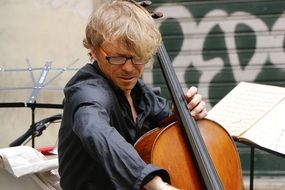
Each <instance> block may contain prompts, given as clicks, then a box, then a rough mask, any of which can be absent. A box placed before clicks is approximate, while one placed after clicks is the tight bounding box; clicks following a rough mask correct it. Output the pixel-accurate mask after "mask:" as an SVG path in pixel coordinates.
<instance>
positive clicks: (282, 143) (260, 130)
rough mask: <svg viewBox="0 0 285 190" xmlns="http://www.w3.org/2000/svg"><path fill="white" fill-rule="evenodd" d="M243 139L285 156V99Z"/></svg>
mask: <svg viewBox="0 0 285 190" xmlns="http://www.w3.org/2000/svg"><path fill="white" fill-rule="evenodd" d="M242 137H244V138H246V139H249V140H251V141H253V142H254V143H256V144H258V145H260V146H262V147H265V148H268V149H270V150H274V151H276V152H279V153H282V154H284V155H285V98H284V99H283V100H282V101H281V102H280V103H279V104H278V105H277V106H276V107H274V109H272V110H271V111H270V112H268V113H267V114H266V115H265V116H264V117H263V118H262V119H260V120H259V121H258V122H257V123H255V125H254V127H252V128H251V129H249V130H248V131H247V132H246V133H245V134H244V135H243V136H242Z"/></svg>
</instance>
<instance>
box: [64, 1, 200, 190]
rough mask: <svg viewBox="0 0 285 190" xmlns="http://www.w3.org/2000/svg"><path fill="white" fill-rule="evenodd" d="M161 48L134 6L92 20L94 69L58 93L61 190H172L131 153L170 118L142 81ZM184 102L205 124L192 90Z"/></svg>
mask: <svg viewBox="0 0 285 190" xmlns="http://www.w3.org/2000/svg"><path fill="white" fill-rule="evenodd" d="M160 43H161V34H160V32H159V30H158V28H157V26H156V24H155V22H154V21H153V19H152V18H151V16H150V15H149V13H148V12H147V11H146V10H145V9H144V8H143V7H141V6H139V5H138V4H136V3H135V2H131V1H114V2H112V3H108V4H104V5H103V6H101V7H100V8H99V9H98V10H97V11H96V12H95V13H93V14H92V17H91V19H90V21H89V23H88V25H87V27H86V38H85V40H84V45H85V47H86V48H87V49H88V50H89V51H90V55H91V57H92V59H93V60H94V62H93V64H87V65H86V66H84V67H83V68H81V69H80V70H79V71H78V72H77V73H76V74H75V76H74V77H73V78H72V79H71V80H70V81H69V82H68V84H67V85H66V87H65V89H64V93H65V98H66V99H65V100H66V101H65V106H64V113H63V119H62V125H61V128H60V131H59V173H60V176H61V186H62V188H63V189H83V190H89V189H92V190H94V189H96V190H97V189H102V190H108V189H119V190H125V189H141V188H143V187H144V188H146V189H148V190H162V189H163V190H167V189H169V190H170V189H176V188H175V187H173V186H171V185H169V184H168V183H169V175H168V173H167V171H165V170H164V169H162V168H158V167H156V166H154V165H151V164H146V163H145V162H144V161H143V160H142V159H141V158H140V157H139V155H138V154H137V152H136V150H135V149H134V147H133V146H132V145H133V144H134V143H135V142H136V140H137V139H138V138H139V137H140V136H141V135H142V134H144V133H145V132H147V131H149V130H150V129H152V128H154V127H156V126H157V123H158V122H159V121H161V120H163V119H164V118H167V117H168V116H170V115H171V114H172V111H171V109H170V106H169V105H168V103H167V101H166V100H165V99H164V98H162V97H159V96H156V95H155V94H154V93H153V92H152V90H150V89H149V88H148V87H147V86H146V85H145V84H144V83H143V82H142V81H141V80H140V78H141V76H142V74H143V71H144V66H145V64H150V63H149V62H151V60H152V57H153V55H154V54H155V52H156V50H157V48H158V47H159V45H160ZM186 96H187V97H188V99H189V103H188V107H189V109H191V114H192V115H193V116H194V118H195V119H200V118H203V117H205V115H206V109H205V103H204V101H202V98H201V95H199V94H197V89H196V88H194V87H192V88H190V90H189V91H188V92H187V94H186ZM166 182H168V183H166Z"/></svg>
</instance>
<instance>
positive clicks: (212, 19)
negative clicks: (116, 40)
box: [149, 5, 285, 98]
mask: <svg viewBox="0 0 285 190" xmlns="http://www.w3.org/2000/svg"><path fill="white" fill-rule="evenodd" d="M156 10H157V11H160V12H163V14H164V20H165V19H168V18H174V19H177V21H178V22H179V24H180V26H181V29H182V32H183V35H184V40H183V44H182V47H181V51H180V53H179V54H178V55H177V57H175V59H174V60H173V65H174V67H175V68H179V67H180V68H181V67H184V68H186V67H187V66H188V65H189V64H192V65H193V66H195V67H196V68H198V69H199V70H201V71H202V76H201V77H200V81H199V86H200V85H203V86H201V88H202V89H203V95H204V96H205V97H206V98H207V97H208V90H209V89H208V86H205V85H207V84H209V82H210V81H211V80H212V79H213V77H215V76H216V74H218V73H219V72H220V71H221V69H222V68H223V67H224V61H223V60H222V59H221V58H220V57H215V58H212V59H211V60H204V59H203V48H204V46H205V40H206V38H207V37H208V36H209V32H211V30H212V29H213V28H214V27H215V26H219V27H220V28H221V30H222V31H223V32H224V33H225V35H224V38H225V43H226V49H227V54H228V57H229V63H230V65H231V67H232V68H233V69H232V72H233V75H234V78H235V80H236V81H242V80H246V81H253V80H254V79H256V77H257V75H258V74H259V73H260V72H261V69H262V67H263V65H264V64H265V63H266V61H267V60H270V61H271V62H272V64H275V65H276V67H278V65H277V64H281V63H283V65H284V60H285V52H284V48H283V43H284V38H285V13H284V14H283V15H281V17H280V18H279V19H278V20H277V21H276V22H275V23H274V25H273V27H272V29H271V31H270V30H269V28H268V26H267V25H266V24H265V23H264V21H262V20H261V19H260V18H258V17H256V16H254V15H251V14H250V13H247V12H242V11H237V12H234V13H233V14H231V15H229V14H228V13H227V12H226V11H224V10H219V9H216V10H212V11H210V12H209V13H208V14H206V15H205V17H204V18H203V19H202V20H201V21H200V22H199V23H196V21H195V20H194V18H193V16H192V14H191V13H190V12H189V10H188V9H186V8H185V7H184V6H168V5H164V6H160V7H158V8H157V9H156ZM185 20H186V21H185ZM159 24H161V23H159ZM239 24H243V25H246V26H248V27H249V28H250V29H252V30H253V31H254V33H255V36H256V44H254V45H255V49H254V53H253V55H252V57H251V58H250V60H249V61H248V63H246V64H244V65H245V66H244V67H242V66H241V60H240V57H239V54H240V52H238V50H237V47H236V38H235V34H236V29H237V26H238V25H239ZM183 52H190V53H189V54H188V55H185V53H183ZM209 68H210V69H209ZM213 68H214V69H213ZM179 74H180V75H179ZM179 74H178V78H179V80H180V82H181V83H182V84H185V80H184V78H183V76H182V74H181V73H179ZM149 82H151V83H152V82H153V79H152V78H150V79H149ZM199 88H200V87H199Z"/></svg>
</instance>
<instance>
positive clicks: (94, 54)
mask: <svg viewBox="0 0 285 190" xmlns="http://www.w3.org/2000/svg"><path fill="white" fill-rule="evenodd" d="M95 52H96V51H95V50H94V49H92V50H91V51H90V52H89V55H90V56H91V59H92V60H97V56H96V53H95Z"/></svg>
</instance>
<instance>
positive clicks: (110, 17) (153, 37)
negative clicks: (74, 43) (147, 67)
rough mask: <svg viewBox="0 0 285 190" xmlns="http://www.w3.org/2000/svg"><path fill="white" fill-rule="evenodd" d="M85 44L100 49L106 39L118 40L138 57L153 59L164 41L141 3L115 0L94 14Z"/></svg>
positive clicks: (91, 48)
mask: <svg viewBox="0 0 285 190" xmlns="http://www.w3.org/2000/svg"><path fill="white" fill-rule="evenodd" d="M85 34H86V37H85V39H84V40H83V44H84V46H85V47H86V48H87V49H90V50H93V49H96V48H99V47H100V46H101V45H102V43H103V42H105V41H106V42H110V43H112V41H118V42H120V43H122V44H123V45H124V46H125V47H126V48H127V49H128V50H130V51H132V52H134V53H135V54H136V56H138V57H140V58H144V59H150V58H151V57H152V56H153V55H154V54H155V52H156V51H157V48H158V47H159V45H160V43H161V34H160V32H159V29H158V28H157V26H156V23H155V22H154V20H153V19H152V17H151V16H150V14H149V13H148V11H147V10H146V9H145V8H143V7H142V6H140V5H138V4H137V3H136V2H134V1H118V0H117V1H113V2H111V3H105V4H103V5H102V6H101V7H100V8H99V9H97V10H96V11H95V12H93V13H92V15H91V18H90V20H89V23H88V24H87V26H86V30H85Z"/></svg>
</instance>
